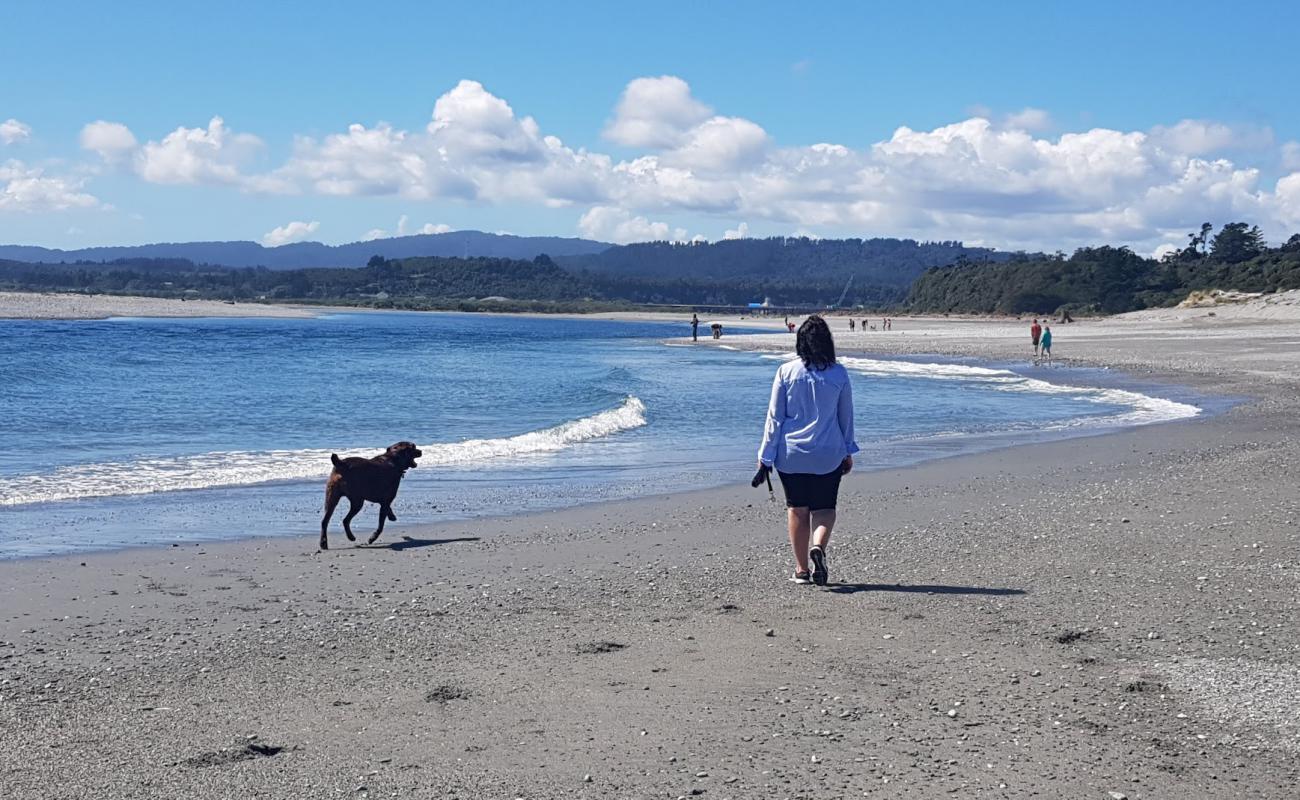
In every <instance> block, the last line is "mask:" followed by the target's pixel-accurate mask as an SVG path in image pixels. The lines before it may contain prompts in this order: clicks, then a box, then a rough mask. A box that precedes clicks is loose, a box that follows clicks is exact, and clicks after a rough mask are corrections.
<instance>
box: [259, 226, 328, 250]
mask: <svg viewBox="0 0 1300 800" xmlns="http://www.w3.org/2000/svg"><path fill="white" fill-rule="evenodd" d="M319 229H320V223H319V222H316V221H314V220H313V221H312V222H290V223H288V224H286V225H281V226H280V227H278V228H273V229H272V230H270V231H268V232H267V233H266V234H265V235H264V236H262V244H264V245H266V246H267V247H279V246H280V245H282V244H289V243H290V242H301V241H302V240H304V239H306V238H307V237H308V236H311V235H312V234H313V233H315V232H316V231H317V230H319Z"/></svg>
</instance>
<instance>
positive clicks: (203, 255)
mask: <svg viewBox="0 0 1300 800" xmlns="http://www.w3.org/2000/svg"><path fill="white" fill-rule="evenodd" d="M610 246H611V245H609V244H607V243H605V242H594V241H591V240H588V239H565V238H561V237H558V236H510V235H506V234H496V233H482V232H480V231H452V232H450V233H430V234H420V235H416V236H396V237H393V238H390V239H374V240H371V241H366V242H351V243H349V244H340V245H327V244H321V243H320V242H297V243H295V244H286V245H281V246H279V247H263V246H262V245H260V244H258V243H257V242H165V243H160V244H142V245H134V246H129V247H89V248H85V249H82V250H51V249H48V248H45V247H30V246H27V245H12V244H6V245H0V259H3V260H8V261H21V262H27V263H42V264H58V263H75V262H108V261H119V260H123V259H125V260H140V259H185V260H187V261H192V262H194V263H196V264H210V265H215V266H223V267H267V268H269V269H303V268H310V267H363V266H365V264H366V262H367V261H369V260H370V258H371V257H372V256H382V257H383V258H412V257H415V256H443V257H461V258H474V257H479V258H519V259H531V258H535V257H536V256H539V255H542V254H543V253H545V254H548V255H550V256H552V257H557V256H568V255H584V254H589V253H599V252H601V251H602V250H605V249H607V248H609V247H610Z"/></svg>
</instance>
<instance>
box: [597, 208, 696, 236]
mask: <svg viewBox="0 0 1300 800" xmlns="http://www.w3.org/2000/svg"><path fill="white" fill-rule="evenodd" d="M578 230H579V232H581V234H582V235H583V236H584V237H585V238H587V239H596V240H599V241H602V242H614V243H615V244H627V243H629V242H663V241H673V242H682V241H686V230H685V229H683V228H672V227H670V226H669V225H668V223H666V222H651V221H650V220H648V219H646V218H645V217H640V216H632V214H630V213H628V212H627V211H626V210H624V209H621V208H613V207H610V206H593V207H592V208H590V209H588V210H587V212H586V213H585V214H583V215H582V217H581V218H580V219H579V220H578Z"/></svg>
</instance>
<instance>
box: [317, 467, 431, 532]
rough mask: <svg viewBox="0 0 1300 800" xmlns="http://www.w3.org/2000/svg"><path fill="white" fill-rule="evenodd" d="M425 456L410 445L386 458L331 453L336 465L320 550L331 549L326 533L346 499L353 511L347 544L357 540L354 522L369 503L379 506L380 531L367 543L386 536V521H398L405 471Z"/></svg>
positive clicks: (328, 490) (322, 523)
mask: <svg viewBox="0 0 1300 800" xmlns="http://www.w3.org/2000/svg"><path fill="white" fill-rule="evenodd" d="M422 455H424V453H422V452H420V448H418V447H416V446H415V445H414V444H411V443H410V442H398V443H397V444H395V445H393V446H392V447H389V448H388V449H387V450H385V451H384V453H383V455H378V456H375V457H374V458H356V457H353V458H339V457H338V456H337V455H336V454H334V453H331V454H330V461H333V462H334V471H333V472H331V473H330V477H329V480H328V481H326V483H325V516H324V518H323V519H321V521H320V549H322V550H328V549H330V543H329V539H328V538H327V537H326V535H325V532H326V531H327V530H328V529H329V525H330V517H331V516H333V515H334V507H335V506H337V505H338V504H339V501H340V500H342V499H343V498H345V497H346V498H347V499H348V502H349V503H350V504H351V508H349V509H348V514H347V516H346V517H344V518H343V532H344V533H346V534H347V535H348V541H352V542H355V541H356V540H357V538H356V537H355V536H353V535H352V524H351V523H352V518H353V517H355V516H356V515H357V513H358V512H360V511H361V507H362V506H364V505H365V504H366V501H367V500H369V501H370V502H372V503H378V504H379V527H378V528H376V529H375V532H374V533H373V534H371V536H370V540H369V541H368V542H366V544H374V542H375V540H376V539H378V538H379V534H381V533H383V532H384V521H385V520H392V521H393V522H396V521H397V515H396V514H394V513H393V498H395V497H397V487H398V486H400V485H401V483H402V478H403V477H404V476H405V475H406V471H407V470H408V469H413V468H414V467H415V459H417V458H419V457H420V456H422Z"/></svg>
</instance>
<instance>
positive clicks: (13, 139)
mask: <svg viewBox="0 0 1300 800" xmlns="http://www.w3.org/2000/svg"><path fill="white" fill-rule="evenodd" d="M30 138H32V128H31V126H30V125H27V124H24V123H22V122H19V121H18V120H16V119H13V118H12V117H10V118H9V119H7V120H5V121H4V122H0V144H17V143H18V142H25V141H27V140H28V139H30Z"/></svg>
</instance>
